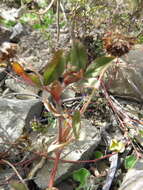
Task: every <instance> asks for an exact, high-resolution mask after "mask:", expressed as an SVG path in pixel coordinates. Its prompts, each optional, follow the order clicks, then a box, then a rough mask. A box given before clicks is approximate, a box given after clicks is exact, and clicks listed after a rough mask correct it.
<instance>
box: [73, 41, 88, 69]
mask: <svg viewBox="0 0 143 190" xmlns="http://www.w3.org/2000/svg"><path fill="white" fill-rule="evenodd" d="M70 53H71V54H70V59H71V65H73V66H75V67H76V70H77V71H78V70H80V69H85V67H86V64H87V54H86V50H85V47H84V45H83V44H82V43H81V42H80V41H78V40H76V41H75V42H74V44H73V47H72V49H71V52H70Z"/></svg>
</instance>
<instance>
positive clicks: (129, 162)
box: [124, 155, 137, 169]
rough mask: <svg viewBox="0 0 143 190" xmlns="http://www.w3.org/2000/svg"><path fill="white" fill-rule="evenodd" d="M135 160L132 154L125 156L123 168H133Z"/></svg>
mask: <svg viewBox="0 0 143 190" xmlns="http://www.w3.org/2000/svg"><path fill="white" fill-rule="evenodd" d="M136 162H137V158H136V157H135V156H134V155H130V156H127V157H126V158H125V162H124V165H125V168H126V169H130V168H133V167H134V165H135V164H136Z"/></svg>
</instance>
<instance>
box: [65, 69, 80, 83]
mask: <svg viewBox="0 0 143 190" xmlns="http://www.w3.org/2000/svg"><path fill="white" fill-rule="evenodd" d="M82 78H83V70H82V69H81V70H80V71H77V72H76V71H68V72H66V73H65V74H64V83H65V85H66V86H67V85H69V84H71V83H74V82H77V81H79V80H80V79H82Z"/></svg>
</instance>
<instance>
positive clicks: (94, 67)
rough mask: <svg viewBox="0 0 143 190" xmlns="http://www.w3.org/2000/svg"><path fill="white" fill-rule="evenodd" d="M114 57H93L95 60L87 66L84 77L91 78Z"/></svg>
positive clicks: (97, 74)
mask: <svg viewBox="0 0 143 190" xmlns="http://www.w3.org/2000/svg"><path fill="white" fill-rule="evenodd" d="M114 58H115V57H100V58H97V59H95V61H94V62H93V63H92V64H91V65H89V67H88V68H87V70H86V72H85V77H87V78H91V77H97V76H99V75H100V73H101V71H102V70H103V69H104V68H106V67H107V65H109V64H110V63H111V61H113V59H114Z"/></svg>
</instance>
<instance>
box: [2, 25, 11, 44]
mask: <svg viewBox="0 0 143 190" xmlns="http://www.w3.org/2000/svg"><path fill="white" fill-rule="evenodd" d="M11 34H12V31H11V30H10V29H8V28H6V27H3V26H0V45H1V44H2V43H3V42H5V41H9V37H10V36H11Z"/></svg>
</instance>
